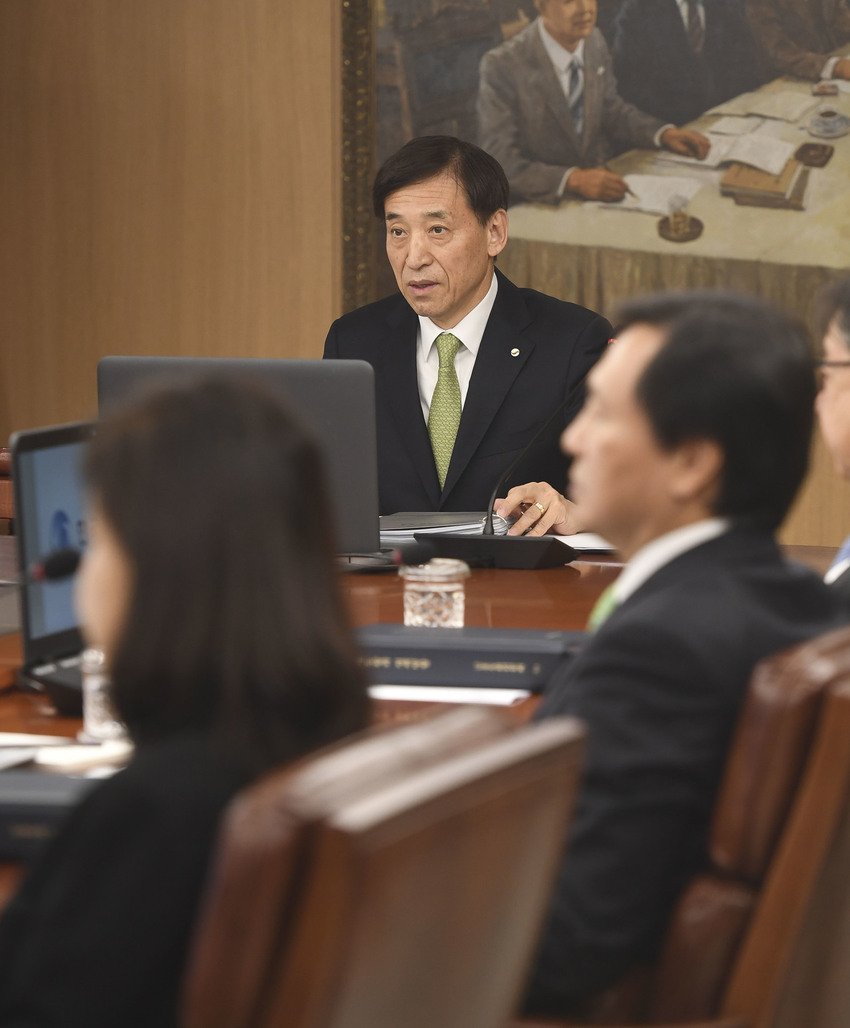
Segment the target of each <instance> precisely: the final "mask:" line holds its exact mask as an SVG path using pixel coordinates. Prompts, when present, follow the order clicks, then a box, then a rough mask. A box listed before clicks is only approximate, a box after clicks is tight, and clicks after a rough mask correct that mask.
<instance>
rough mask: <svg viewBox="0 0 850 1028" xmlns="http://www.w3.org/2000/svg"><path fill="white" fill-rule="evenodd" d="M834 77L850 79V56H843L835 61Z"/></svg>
mask: <svg viewBox="0 0 850 1028" xmlns="http://www.w3.org/2000/svg"><path fill="white" fill-rule="evenodd" d="M832 77H833V78H836V79H850V57H842V58H840V59H839V60H837V61H836V62H835V67H834V68H833V69H832Z"/></svg>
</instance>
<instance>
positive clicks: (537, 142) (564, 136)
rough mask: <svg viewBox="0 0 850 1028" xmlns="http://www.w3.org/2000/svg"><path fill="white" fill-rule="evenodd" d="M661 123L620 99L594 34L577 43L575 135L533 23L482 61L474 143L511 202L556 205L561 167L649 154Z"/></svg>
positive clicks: (600, 41) (602, 44) (588, 165)
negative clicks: (499, 170)
mask: <svg viewBox="0 0 850 1028" xmlns="http://www.w3.org/2000/svg"><path fill="white" fill-rule="evenodd" d="M663 124H664V123H663V122H662V121H661V120H660V119H658V118H654V117H652V116H651V115H649V114H645V113H644V112H643V111H639V110H638V109H637V108H636V107H633V106H632V105H631V104H628V103H626V101H625V100H623V99H622V98H621V97H620V95H619V93H618V92H617V83H616V81H615V79H614V71H613V69H612V67H611V55H610V54H609V52H608V47H607V46H606V45H605V40H604V39H603V38H602V34H601V32H599V30H598V29H594V30H593V31H592V32H591V34H590V35H589V36H588V37H587V39H586V40H585V44H584V131H583V132H582V134H581V136H579V135H578V134H577V133H576V130H575V128H574V126H573V120H572V115H571V114H570V107H569V104H568V103H567V98H566V97H565V96H564V91H563V89H562V87H561V83H560V81H559V80H558V75H557V72H556V71H555V69H554V67H553V66H552V62H551V61H550V60H549V55H548V54H547V53H546V50H545V48H544V46H543V42H542V40H541V39H540V30H539V29H538V27H537V22H536V21H534V22H532V23H531V25H528V26H526V27H525V28H524V29H523V30H522V31H521V32H518V33H517V35H515V36H514V37H513V38H512V39H509V40H508V41H507V42H505V43H502V45H501V46H498V47H496V49H495V50H491V51H490V52H489V53H486V54H485V55H484V57H483V58H482V59H481V74H480V81H479V87H478V131H479V136H480V143H481V146H482V147H483V148H484V149H485V150H487V151H489V153H491V154H492V155H493V156H494V157H495V158H496V160H497V161H499V163H500V164H501V165H502V167H503V168H504V169H505V174H506V175H507V176H508V181H509V182H510V185H511V201H514V200H518V199H522V198H525V199H527V200H537V201H541V202H543V203H557V202H558V194H557V191H558V187H559V185H560V184H561V179H562V178H563V177H564V172H565V171H566V170H567V169H568V168H573V167H581V168H592V167H596V166H597V165H600V164H602V163H604V162H605V161H606V160H607V159H608V158H609V157H613V156H614V155H615V154H617V153H621V152H622V151H623V150H629V149H631V148H632V147H653V146H654V145H655V143H654V137H655V134H656V132H657V131H658V130H659V129H660V128H661V127H662V125H663Z"/></svg>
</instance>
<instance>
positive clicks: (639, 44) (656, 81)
mask: <svg viewBox="0 0 850 1028" xmlns="http://www.w3.org/2000/svg"><path fill="white" fill-rule="evenodd" d="M612 52H613V56H614V70H615V71H616V73H617V83H618V86H619V89H620V95H621V96H622V97H623V99H624V100H628V101H629V103H633V104H634V105H635V106H636V107H639V108H640V109H641V110H642V111H647V112H648V113H649V114H653V115H655V117H657V118H661V119H662V121H665V122H673V124H675V125H682V124H684V123H685V122H688V121H693V120H694V118H698V117H699V116H700V115H701V114H703V113H704V112H705V111H707V110H708V109H709V108H710V107H714V106H715V104H719V103H722V102H723V101H724V100H728V99H729V98H730V97H733V96H738V95H739V94H740V93H746V92H747V91H748V90H750V89H755V87H756V86H757V85H759V80H760V76H759V74H758V71H757V69H756V56H755V48H754V47H753V42H752V38H751V36H750V30H749V26H748V24H747V22H746V19H745V17H744V13H743V9H742V5H741V0H706V2H705V39H704V43H703V48H702V51H701V53H700V54H696V53H694V51H693V50H692V49H691V47H690V44H689V43H688V37H687V32H686V30H685V23H684V22H683V21H682V16H681V14H680V13H679V5H678V4H677V3H676V0H624V2H623V5H622V6H621V8H620V11H619V14H618V15H617V23H616V29H615V35H614V46H613V48H612Z"/></svg>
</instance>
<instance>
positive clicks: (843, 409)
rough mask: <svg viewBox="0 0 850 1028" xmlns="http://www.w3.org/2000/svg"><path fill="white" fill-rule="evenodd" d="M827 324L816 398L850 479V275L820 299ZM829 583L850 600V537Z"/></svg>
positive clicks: (826, 434) (832, 448)
mask: <svg viewBox="0 0 850 1028" xmlns="http://www.w3.org/2000/svg"><path fill="white" fill-rule="evenodd" d="M819 314H820V318H819V322H820V324H821V325H823V326H825V331H824V336H823V360H822V361H820V363H819V368H820V375H821V388H820V392H819V393H818V397H817V400H816V401H815V410H816V411H817V414H818V420H819V421H820V430H821V435H822V436H823V438H824V442H825V443H826V446H827V449H828V450H829V452H830V454H831V455H832V460H833V462H834V464H835V470H836V471H837V472H838V474H839V475H841V477H842V478H845V479H847V480H848V481H850V278H844V279H841V280H839V281H838V282H835V283H833V284H832V285H831V286H829V287H828V288H827V289H826V290H825V292H824V293H823V295H822V297H821V299H820V311H819ZM826 582H827V583H828V584H830V585H832V586H833V588H835V589H836V590H838V591H839V592H840V593H841V595H842V597H843V598H844V599H845V600H846V601H847V602H848V603H850V537H848V538H847V539H846V540H845V542H844V544H843V546H842V547H841V548H840V549H839V551H838V553H837V554H836V557H835V560H834V561H833V563H832V566H831V567H830V569H829V570H828V571H827V573H826Z"/></svg>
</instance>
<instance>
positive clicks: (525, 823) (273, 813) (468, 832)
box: [183, 708, 583, 1028]
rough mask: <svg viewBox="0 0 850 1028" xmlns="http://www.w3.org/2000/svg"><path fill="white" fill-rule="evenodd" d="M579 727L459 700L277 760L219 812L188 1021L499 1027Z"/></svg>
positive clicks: (524, 955)
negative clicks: (292, 761)
mask: <svg viewBox="0 0 850 1028" xmlns="http://www.w3.org/2000/svg"><path fill="white" fill-rule="evenodd" d="M582 748H583V729H582V727H581V725H580V724H579V723H578V722H576V721H572V720H567V719H562V720H553V721H550V722H546V723H544V724H540V725H533V726H525V727H522V728H519V729H513V728H511V727H510V725H509V724H508V722H507V721H506V720H505V719H504V718H503V717H502V716H500V715H499V714H498V713H496V712H495V711H493V710H487V709H483V708H482V709H473V708H467V709H462V710H459V711H454V712H452V713H449V714H445V715H441V716H438V717H436V718H434V719H432V720H430V721H428V722H424V723H419V724H415V725H409V726H405V727H402V728H398V729H393V730H388V731H382V732H378V733H371V734H368V735H366V736H365V737H358V738H356V739H354V740H352V741H350V742H347V743H344V744H342V745H340V746H338V747H335V748H333V749H331V750H329V751H325V752H324V753H323V754H320V755H318V756H315V757H312V758H308V759H307V760H305V761H303V762H301V763H300V764H299V765H298V766H296V767H295V768H294V769H290V770H283V771H280V772H276V773H274V774H272V775H270V776H268V777H266V778H265V779H264V780H263V781H261V782H259V783H257V784H256V785H254V786H252V787H250V788H249V789H247V790H245V791H244V792H243V793H242V794H241V795H240V796H239V797H237V799H236V801H235V802H234V803H233V804H232V805H231V808H230V809H229V812H228V814H227V816H226V819H225V822H224V825H223V828H222V831H221V835H220V839H219V846H218V854H217V858H216V861H215V865H214V867H213V870H212V875H211V880H210V882H209V886H208V890H207V896H206V901H205V905H204V909H203V911H202V915H201V918H200V921H199V925H198V930H197V935H196V944H195V948H194V952H193V954H192V956H191V958H190V962H189V968H188V973H187V980H186V987H185V997H184V998H185V1002H184V1007H183V1015H184V1016H183V1024H184V1025H185V1026H186V1028H225V1026H227V1028H236V1026H238V1028H271V1026H285V1028H500V1026H501V1025H503V1024H504V1022H505V1021H506V1020H507V1018H508V1017H509V1016H510V1015H511V1013H512V1012H513V1010H514V1009H515V1006H516V1003H517V1001H518V997H519V995H520V993H521V990H522V987H523V983H524V979H525V976H526V973H527V969H528V963H529V961H530V959H531V955H532V952H533V948H534V945H535V941H536V937H537V934H538V932H539V928H540V924H541V922H542V918H543V915H544V912H545V907H546V902H547V900H548V896H549V892H550V889H551V885H552V881H553V878H554V874H555V871H556V869H557V865H558V862H559V860H560V857H561V854H562V851H563V845H564V838H565V834H566V829H567V825H568V821H569V816H570V814H571V811H572V805H573V799H574V796H575V792H576V786H577V781H578V774H579V766H580V758H581V752H582Z"/></svg>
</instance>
